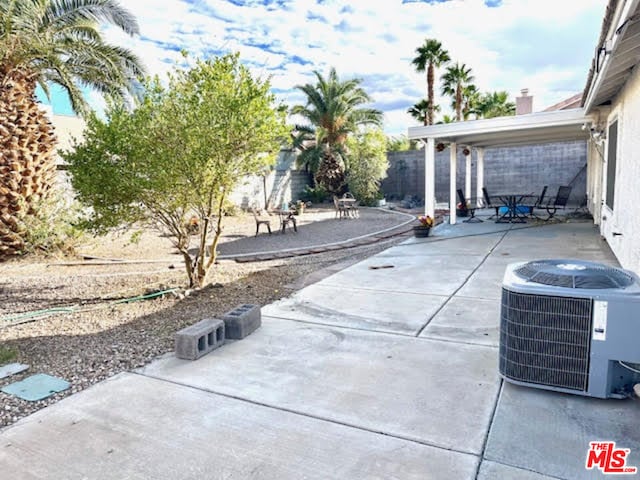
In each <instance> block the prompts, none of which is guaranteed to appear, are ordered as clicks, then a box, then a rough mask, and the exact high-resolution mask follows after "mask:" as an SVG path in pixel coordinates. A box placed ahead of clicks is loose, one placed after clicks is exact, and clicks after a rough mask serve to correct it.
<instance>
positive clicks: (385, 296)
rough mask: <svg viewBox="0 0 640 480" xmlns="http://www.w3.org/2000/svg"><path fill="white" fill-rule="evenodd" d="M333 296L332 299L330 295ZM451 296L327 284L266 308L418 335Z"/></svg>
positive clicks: (327, 322)
mask: <svg viewBox="0 0 640 480" xmlns="http://www.w3.org/2000/svg"><path fill="white" fill-rule="evenodd" d="M329 298H330V299H331V301H330V302H328V301H327V299H329ZM446 300H447V297H444V296H438V295H418V294H414V293H400V292H384V291H380V292H379V293H378V294H373V293H372V292H371V291H370V290H358V289H356V288H351V289H349V291H348V294H346V293H345V289H344V288H338V287H330V286H327V285H311V286H309V287H307V288H305V289H304V290H301V291H299V292H298V293H296V294H294V295H292V296H291V297H288V298H285V299H282V300H280V301H278V302H275V303H272V304H270V305H267V306H265V307H263V308H262V314H263V315H265V316H271V317H278V318H286V319H290V320H301V321H305V322H312V323H320V324H323V325H335V326H342V327H348V328H357V329H361V330H372V331H379V332H391V333H400V334H403V335H417V333H418V331H419V330H420V329H421V328H422V327H423V326H424V324H425V323H426V322H427V320H428V319H429V318H430V317H431V316H432V315H433V314H434V313H435V312H436V311H437V310H438V309H439V308H440V307H441V306H442V304H443V303H444V302H445V301H446Z"/></svg>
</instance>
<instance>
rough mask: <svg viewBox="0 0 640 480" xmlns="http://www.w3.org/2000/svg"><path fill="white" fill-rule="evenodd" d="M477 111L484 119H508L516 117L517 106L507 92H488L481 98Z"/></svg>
mask: <svg viewBox="0 0 640 480" xmlns="http://www.w3.org/2000/svg"><path fill="white" fill-rule="evenodd" d="M477 111H478V114H479V116H481V117H482V118H494V117H507V116H510V115H515V113H516V104H515V103H513V102H510V101H509V94H508V93H507V92H505V91H504V90H503V91H499V92H487V93H485V94H484V95H482V96H481V97H480V101H479V102H478V105H477Z"/></svg>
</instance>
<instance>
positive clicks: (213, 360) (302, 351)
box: [141, 319, 499, 454]
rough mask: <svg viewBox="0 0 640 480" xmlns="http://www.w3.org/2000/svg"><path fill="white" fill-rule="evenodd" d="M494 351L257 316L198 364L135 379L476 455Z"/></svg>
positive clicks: (492, 384)
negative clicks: (254, 326) (259, 321)
mask: <svg viewBox="0 0 640 480" xmlns="http://www.w3.org/2000/svg"><path fill="white" fill-rule="evenodd" d="M496 364H497V355H496V351H495V349H494V348H489V347H483V346H477V345H463V344H455V343H449V342H438V341H433V340H429V339H417V338H411V337H404V336H399V335H389V334H382V333H370V332H363V331H356V330H349V331H347V330H341V329H338V328H327V327H322V326H315V325H314V326H309V325H305V324H300V323H296V322H291V321H287V320H275V319H265V321H264V322H263V326H262V328H261V329H260V330H259V331H256V332H255V333H254V334H253V335H251V336H250V337H247V338H246V339H244V340H242V341H241V342H234V343H231V344H229V345H226V346H225V347H224V348H222V349H220V350H217V351H214V352H212V353H211V354H209V355H207V356H205V357H203V358H201V359H200V360H198V361H197V362H185V361H182V360H178V359H177V358H175V357H169V358H166V359H163V360H160V361H157V362H154V363H153V364H151V365H149V366H147V367H146V368H144V369H142V370H141V372H142V373H143V374H144V375H149V376H152V377H157V378H161V379H165V380H168V381H172V382H179V383H181V384H185V385H189V386H192V387H195V388H201V389H205V390H209V391H212V392H216V393H222V394H226V395H231V396H234V397H238V398H242V399H247V400H250V401H254V402H259V403H261V404H265V405H269V406H273V407H277V408H282V409H286V410H288V411H294V412H298V413H303V414H306V415H311V416H314V417H316V418H322V419H326V420H331V421H335V422H339V423H342V424H346V425H351V426H356V427H358V428H363V429H366V430H370V431H373V432H382V433H384V434H387V435H392V436H397V437H400V438H405V439H410V440H414V441H417V442H422V443H425V444H429V445H434V446H439V447H443V448H447V449H452V450H454V451H459V452H463V453H472V454H479V453H480V452H481V450H482V446H483V443H484V440H485V435H486V430H487V428H488V423H489V421H490V417H491V413H492V411H493V406H494V402H495V398H496V395H497V392H498V386H499V379H498V376H497V375H496V368H497V365H496Z"/></svg>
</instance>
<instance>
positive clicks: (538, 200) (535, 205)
mask: <svg viewBox="0 0 640 480" xmlns="http://www.w3.org/2000/svg"><path fill="white" fill-rule="evenodd" d="M547 188H549V186H548V185H545V186H544V187H542V192H541V193H540V196H539V197H538V198H536V201H535V202H534V203H533V205H526V206H527V207H529V215H533V210H534V209H536V208H541V207H542V205H544V197H545V195H546V194H547Z"/></svg>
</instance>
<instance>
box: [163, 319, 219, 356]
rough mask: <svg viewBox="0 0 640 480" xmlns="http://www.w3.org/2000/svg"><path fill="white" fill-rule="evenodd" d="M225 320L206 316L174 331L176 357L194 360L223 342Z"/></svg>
mask: <svg viewBox="0 0 640 480" xmlns="http://www.w3.org/2000/svg"><path fill="white" fill-rule="evenodd" d="M225 338H226V337H225V322H223V321H222V320H217V319H215V318H208V319H205V320H201V321H200V322H198V323H196V324H194V325H191V326H189V327H186V328H183V329H182V330H180V331H179V332H177V333H176V336H175V342H176V357H178V358H182V359H184V360H196V359H198V358H200V357H202V356H203V355H206V354H207V353H209V352H211V351H212V350H215V349H216V348H218V347H219V346H220V345H222V344H223V343H224V340H225Z"/></svg>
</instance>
